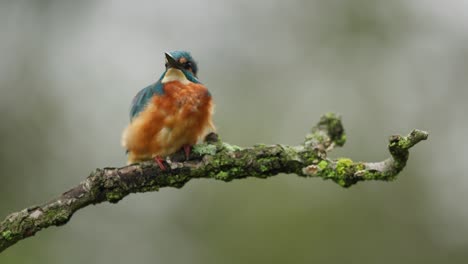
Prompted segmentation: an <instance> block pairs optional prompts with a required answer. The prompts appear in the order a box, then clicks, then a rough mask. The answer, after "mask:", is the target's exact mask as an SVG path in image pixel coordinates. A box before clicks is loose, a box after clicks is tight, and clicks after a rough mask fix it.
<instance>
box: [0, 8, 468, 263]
mask: <svg viewBox="0 0 468 264" xmlns="http://www.w3.org/2000/svg"><path fill="white" fill-rule="evenodd" d="M467 28H468V1H463V0H445V1H437V0H424V1H423V0H392V1H386V0H327V1H320V0H315V1H280V0H272V1H267V0H263V1H247V0H243V1H214V0H202V1H150V0H148V1H123V0H115V1H110V0H109V1H58V0H57V1H39V0H38V1H23V0H18V1H7V0H3V1H1V2H0V37H1V41H0V57H1V59H0V120H1V122H0V146H1V147H0V170H1V172H0V218H1V219H3V218H4V217H5V216H6V215H8V214H9V213H11V212H13V211H16V210H19V209H21V208H24V207H27V206H30V205H33V204H37V203H42V202H45V201H47V200H49V199H52V198H53V197H55V196H57V195H58V194H60V193H61V192H63V191H65V190H67V189H68V188H70V187H72V186H74V185H76V184H77V183H79V182H80V181H81V180H83V179H84V178H85V177H86V176H87V175H88V174H89V172H90V171H92V170H93V169H94V168H97V167H104V166H122V165H124V164H125V155H124V151H123V149H122V148H121V147H120V136H121V131H122V129H123V128H124V127H125V126H126V124H127V123H128V110H129V103H130V101H131V99H132V97H133V96H134V95H135V94H136V92H137V91H138V90H139V89H141V88H143V87H145V86H146V85H148V84H150V83H152V82H154V81H155V80H157V78H159V76H160V74H161V73H162V71H163V63H164V57H163V52H164V51H167V50H174V49H186V50H190V51H191V52H192V54H193V55H194V57H195V59H196V60H197V61H198V62H199V66H200V69H201V70H200V73H199V77H200V79H201V80H202V81H203V82H204V83H205V84H206V85H207V86H208V87H209V88H210V90H211V92H212V94H213V96H214V99H215V101H216V104H217V108H216V115H215V121H216V124H217V127H218V130H219V133H220V135H221V136H222V138H223V140H225V141H228V142H230V143H233V144H237V145H241V146H249V145H252V144H255V143H265V144H274V143H284V144H298V143H300V142H301V141H302V139H303V137H304V135H305V134H306V132H307V131H308V130H309V129H310V128H311V127H312V125H313V124H315V122H316V121H317V120H318V119H319V117H320V115H321V114H323V113H325V112H337V113H340V114H341V115H342V116H343V121H344V125H345V128H346V130H347V134H348V142H347V143H346V145H345V147H344V148H342V149H339V150H335V152H334V153H333V154H332V155H333V157H341V156H345V157H350V158H352V159H353V160H365V161H378V160H382V159H384V158H386V157H387V156H388V153H387V150H386V144H387V138H388V136H389V135H392V134H406V133H408V132H409V131H411V130H412V129H413V128H419V129H423V130H427V131H429V132H430V138H429V141H426V142H422V143H420V144H418V145H417V146H416V147H415V148H414V149H412V151H411V154H410V160H409V163H408V166H407V168H406V169H405V170H404V171H403V172H402V173H401V175H400V177H399V178H398V179H397V180H396V181H394V182H391V183H386V182H366V183H361V184H358V185H356V186H353V187H352V188H350V189H343V188H340V187H339V186H338V185H335V184H334V183H332V182H330V181H322V180H320V179H304V178H299V177H296V176H293V175H280V176H278V177H274V178H270V179H268V180H260V179H246V180H239V181H234V182H230V183H223V182H218V181H214V180H194V181H192V182H190V183H188V184H187V185H186V186H185V187H184V188H182V189H180V190H176V189H162V190H160V191H159V192H153V193H145V194H133V195H130V196H128V197H126V198H125V199H124V200H122V201H121V202H119V203H118V204H117V205H111V204H100V205H97V206H90V207H87V208H85V209H83V210H80V211H79V212H78V213H77V214H75V216H74V217H73V218H72V220H71V221H70V222H69V223H68V224H67V225H65V226H62V227H59V228H56V227H54V228H50V229H47V230H44V231H42V232H40V233H38V234H37V235H36V236H35V237H33V238H30V239H27V240H24V241H21V242H19V243H18V244H16V245H15V246H13V247H12V248H10V249H8V250H6V251H4V252H3V253H1V254H0V263H2V264H11V263H13V264H16V263H51V264H53V263H68V264H73V263H101V264H106V263H314V262H315V263H466V259H467V258H468V206H466V204H467V200H468V177H467V170H468V167H467V159H468V145H467V141H466V135H467V134H468V123H467V114H468V106H467V105H466V100H467V99H468V89H467V83H468V31H467Z"/></svg>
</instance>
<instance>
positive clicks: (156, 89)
mask: <svg viewBox="0 0 468 264" xmlns="http://www.w3.org/2000/svg"><path fill="white" fill-rule="evenodd" d="M163 93H164V90H163V84H162V83H161V80H159V81H157V82H156V83H153V84H151V85H149V86H147V87H145V88H143V89H141V91H139V92H138V93H137V95H136V96H135V97H134V98H133V100H132V105H131V107H130V120H132V119H133V118H135V117H136V116H137V115H138V114H139V113H140V112H141V111H143V109H145V106H146V105H147V104H148V102H149V101H150V99H151V98H152V97H153V96H154V95H162V94H163Z"/></svg>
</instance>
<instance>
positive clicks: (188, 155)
mask: <svg viewBox="0 0 468 264" xmlns="http://www.w3.org/2000/svg"><path fill="white" fill-rule="evenodd" d="M183 148H184V153H185V160H188V159H189V157H190V151H191V150H192V147H191V146H190V145H184V146H183Z"/></svg>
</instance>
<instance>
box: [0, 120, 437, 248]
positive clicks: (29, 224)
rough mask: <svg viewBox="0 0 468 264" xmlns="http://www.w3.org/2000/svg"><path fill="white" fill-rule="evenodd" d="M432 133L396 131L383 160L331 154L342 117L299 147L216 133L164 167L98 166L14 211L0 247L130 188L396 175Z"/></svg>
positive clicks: (324, 123)
mask: <svg viewBox="0 0 468 264" xmlns="http://www.w3.org/2000/svg"><path fill="white" fill-rule="evenodd" d="M427 137H428V133H427V132H424V131H420V130H413V132H411V133H410V134H409V135H408V136H406V137H402V136H391V137H390V143H389V151H390V154H391V157H390V158H388V159H387V160H385V161H382V162H376V163H370V162H353V161H352V160H350V159H348V158H340V159H336V160H333V159H328V158H327V155H328V153H329V152H330V151H331V150H332V149H333V148H334V147H336V146H343V144H344V143H345V141H346V136H345V133H344V129H343V126H342V124H341V119H340V117H338V116H336V115H334V114H326V115H324V116H322V118H321V120H320V122H319V123H318V124H317V126H315V127H314V128H313V129H312V133H310V134H309V135H307V136H306V139H305V142H304V143H303V144H302V145H299V146H285V145H279V144H278V145H271V146H267V145H255V146H253V147H250V148H241V147H238V146H235V145H230V144H227V143H224V142H221V141H220V140H218V138H217V135H216V134H211V135H209V136H208V137H207V139H206V142H205V143H203V144H200V145H197V146H195V147H194V149H193V152H192V153H193V155H192V157H191V159H190V160H189V161H183V154H182V153H176V154H175V155H174V156H173V157H171V160H169V159H168V160H167V163H168V167H169V168H170V169H167V170H165V171H161V170H160V169H159V167H158V166H157V165H155V163H154V162H144V163H141V164H133V165H129V166H125V167H122V168H103V169H96V170H95V171H94V172H92V173H91V175H89V176H88V177H87V178H86V180H84V181H83V182H81V183H80V184H79V185H78V186H76V187H74V188H72V189H70V190H68V191H67V192H65V193H63V194H62V195H61V196H60V197H58V198H56V199H54V200H52V201H50V202H48V203H45V204H43V205H40V206H32V207H29V208H26V209H24V210H22V211H19V212H16V213H12V214H10V215H9V216H7V217H6V219H5V220H4V221H3V222H1V223H0V252H2V251H3V250H5V249H6V248H8V247H10V246H12V245H13V244H15V243H16V242H18V241H20V240H22V239H25V238H27V237H30V236H33V235H34V234H35V233H36V232H38V231H40V230H41V229H43V228H47V227H49V226H52V225H55V226H60V225H63V224H65V223H67V222H68V220H70V218H71V217H72V215H73V214H74V213H75V212H76V211H77V210H79V209H81V208H83V207H86V206H88V205H90V204H98V203H101V202H105V201H108V202H111V203H117V202H118V201H120V200H121V199H122V198H124V197H125V196H127V195H128V194H130V193H138V192H149V191H157V190H158V189H159V188H162V187H176V188H181V187H182V186H184V184H185V183H187V182H188V181H189V180H191V179H195V178H212V179H216V180H221V181H226V182H228V181H231V180H234V179H242V178H246V177H257V178H267V177H270V176H273V175H277V174H278V173H293V174H297V175H299V176H302V177H321V178H323V179H328V180H332V181H334V182H336V183H338V184H339V185H341V186H343V187H349V186H351V185H353V184H355V183H357V182H359V181H366V180H382V181H389V180H393V179H394V178H395V177H396V176H397V174H398V173H399V172H400V171H401V170H402V169H403V168H404V167H405V165H406V161H407V160H408V150H409V149H410V148H411V147H412V146H414V145H415V144H416V143H418V142H419V141H421V140H425V139H427Z"/></svg>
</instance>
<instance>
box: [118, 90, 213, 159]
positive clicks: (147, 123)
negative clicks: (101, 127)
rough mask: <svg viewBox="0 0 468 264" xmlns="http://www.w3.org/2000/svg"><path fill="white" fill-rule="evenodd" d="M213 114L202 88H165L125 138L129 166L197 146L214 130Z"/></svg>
mask: <svg viewBox="0 0 468 264" xmlns="http://www.w3.org/2000/svg"><path fill="white" fill-rule="evenodd" d="M212 113H213V103H212V100H211V96H210V95H209V93H208V90H207V89H206V88H205V87H204V86H203V85H202V84H196V83H189V84H187V85H184V84H182V83H180V82H179V81H172V82H168V83H166V84H164V94H163V95H157V96H154V97H153V98H152V100H151V102H150V103H149V104H148V106H147V107H146V108H145V109H144V110H143V111H142V112H141V113H140V114H139V115H138V116H137V117H136V118H134V120H133V121H132V122H131V123H130V125H129V126H128V128H127V130H126V132H125V134H124V138H123V141H124V142H123V143H124V145H125V146H126V147H127V149H128V151H129V153H128V154H129V156H128V161H129V163H134V162H138V161H142V160H147V159H151V158H153V157H156V156H160V157H165V156H167V155H170V154H172V153H174V152H176V151H177V150H179V149H180V148H182V146H183V145H194V144H196V143H197V142H198V141H200V140H202V139H203V138H204V137H205V136H206V135H207V134H209V133H210V132H213V131H214V130H215V128H214V125H213V122H212V120H211V116H212Z"/></svg>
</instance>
